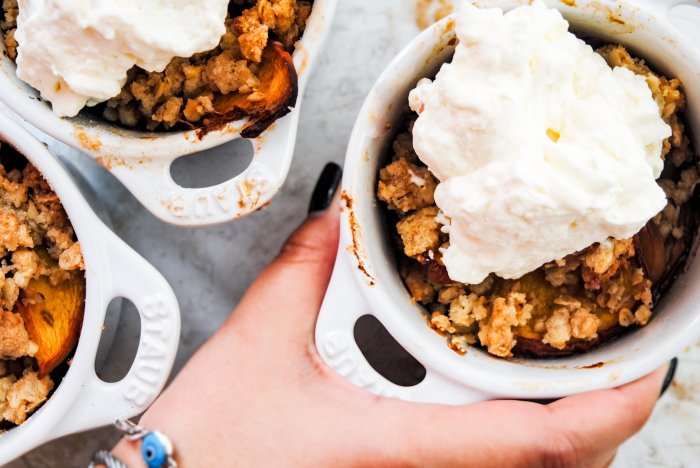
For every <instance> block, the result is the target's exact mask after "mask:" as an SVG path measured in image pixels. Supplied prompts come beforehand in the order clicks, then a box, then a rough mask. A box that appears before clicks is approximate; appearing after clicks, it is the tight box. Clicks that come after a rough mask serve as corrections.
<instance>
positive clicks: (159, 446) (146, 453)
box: [141, 431, 173, 468]
mask: <svg viewBox="0 0 700 468" xmlns="http://www.w3.org/2000/svg"><path fill="white" fill-rule="evenodd" d="M172 455H173V444H172V443H171V442H170V439H168V438H167V437H166V436H165V434H162V433H160V432H158V431H155V432H149V433H148V434H146V436H145V437H144V438H143V440H142V441H141V456H142V457H143V461H144V462H145V463H146V466H148V468H162V467H164V466H168V460H170V459H171V457H172Z"/></svg>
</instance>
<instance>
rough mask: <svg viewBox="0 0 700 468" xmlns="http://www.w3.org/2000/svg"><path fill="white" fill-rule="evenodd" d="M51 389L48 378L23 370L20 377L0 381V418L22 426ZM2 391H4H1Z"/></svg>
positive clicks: (50, 381)
mask: <svg viewBox="0 0 700 468" xmlns="http://www.w3.org/2000/svg"><path fill="white" fill-rule="evenodd" d="M52 388H53V381H52V380H51V378H50V377H49V376H45V377H43V378H39V373H38V372H35V371H32V370H29V369H25V371H24V373H23V374H22V376H21V377H20V378H19V379H17V380H15V378H14V377H3V378H2V379H0V409H1V410H2V417H3V418H4V419H5V420H7V421H10V422H12V423H14V424H22V423H23V422H24V421H25V420H26V419H27V415H29V414H30V413H31V412H32V411H34V410H35V409H36V408H37V407H39V405H41V404H42V403H43V402H44V401H46V398H47V397H48V395H49V392H50V391H51V389H52ZM3 390H4V391H3Z"/></svg>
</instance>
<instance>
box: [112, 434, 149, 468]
mask: <svg viewBox="0 0 700 468" xmlns="http://www.w3.org/2000/svg"><path fill="white" fill-rule="evenodd" d="M112 454H113V455H114V456H116V457H117V458H119V460H121V461H122V462H124V464H126V466H128V467H129V468H148V467H147V465H146V463H145V462H144V461H143V456H142V455H141V443H140V441H134V440H128V439H127V438H125V437H122V439H121V440H120V441H119V443H118V444H117V445H115V446H114V448H113V449H112Z"/></svg>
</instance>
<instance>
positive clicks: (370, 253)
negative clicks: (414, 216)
mask: <svg viewBox="0 0 700 468" xmlns="http://www.w3.org/2000/svg"><path fill="white" fill-rule="evenodd" d="M476 3H478V4H480V5H482V6H485V7H487V6H500V7H502V8H504V9H505V10H508V9H511V8H514V7H516V6H518V5H522V4H526V3H528V2H527V0H484V1H478V2H476ZM546 3H547V4H548V5H549V6H551V7H554V8H557V9H559V10H560V11H561V12H562V13H563V14H564V16H565V17H566V18H567V19H568V20H569V22H570V23H571V24H572V28H573V29H574V30H575V31H578V32H584V33H588V34H591V35H593V36H596V37H599V38H601V39H604V40H606V41H609V42H611V43H620V44H624V45H626V46H628V47H630V48H631V50H632V51H633V52H634V53H635V54H638V55H640V56H642V57H644V58H646V59H648V61H649V62H650V63H651V64H653V66H654V67H656V68H658V69H659V70H660V71H662V72H664V73H668V74H669V75H671V76H675V77H678V78H680V79H681V80H682V81H683V83H684V88H685V92H686V94H687V97H688V103H689V110H688V118H689V121H690V123H691V125H692V129H693V130H694V135H695V142H694V143H695V148H696V149H698V148H700V141H699V140H698V138H697V137H698V136H700V48H698V47H699V46H698V45H699V44H700V20H699V19H698V18H700V3H698V2H697V1H696V0H692V1H689V0H637V1H631V0H620V1H612V0H599V1H591V0H576V1H573V0H568V1H566V2H564V1H557V0H549V1H547V2H546ZM693 18H694V19H693ZM453 26H454V17H451V18H447V19H445V20H443V21H442V22H440V23H438V24H437V25H435V26H433V27H431V28H430V29H428V30H427V31H424V32H423V33H422V34H421V35H420V36H419V37H418V38H417V39H416V40H415V41H414V42H413V43H411V44H410V45H409V46H408V47H407V48H406V49H405V50H404V51H403V52H401V53H400V54H399V55H398V56H397V57H396V59H395V60H394V61H393V62H392V63H391V64H390V65H389V67H388V68H387V69H386V70H385V72H384V73H383V74H382V76H381V77H380V78H379V81H378V82H377V83H376V85H375V86H374V88H373V89H372V91H371V92H370V94H369V96H368V98H367V100H366V101H365V104H364V106H363V108H362V110H361V112H360V116H359V118H358V119H357V122H356V125H355V129H354V132H353V134H352V137H351V140H350V144H349V147H348V153H347V158H346V162H345V176H344V180H343V198H344V200H345V208H344V209H343V214H342V218H341V245H340V250H339V254H338V260H337V263H336V270H335V272H334V275H333V279H332V281H331V285H330V288H329V291H328V294H327V296H326V300H325V302H324V305H323V307H322V309H321V314H320V316H319V319H318V323H317V326H316V345H317V347H318V349H319V352H320V353H321V356H322V357H323V359H324V360H325V361H326V362H327V363H328V364H329V365H330V366H331V367H333V368H334V369H335V370H336V371H337V372H338V373H340V374H341V375H342V376H344V377H345V378H347V379H348V380H350V381H351V382H353V383H355V384H356V385H358V386H360V387H363V388H366V389H368V390H370V391H372V392H374V393H377V394H382V395H388V396H395V397H398V398H402V399H405V400H410V401H421V402H435V403H449V404H460V403H468V402H474V401H480V400H484V399H489V398H497V397H506V398H523V399H540V398H556V397H561V396H565V395H571V394H576V393H581V392H586V391H591V390H596V389H601V388H606V387H613V386H618V385H621V384H624V383H627V382H630V381H632V380H635V379H637V378H640V377H642V376H643V375H645V374H647V373H649V372H651V371H653V370H654V369H656V368H658V367H660V366H661V365H663V364H664V363H665V362H667V361H668V360H670V359H671V358H672V357H673V356H674V355H676V354H678V353H679V352H680V351H681V350H682V349H683V348H684V347H685V346H687V345H688V344H690V343H691V342H692V341H693V340H696V339H698V338H700V288H697V287H695V286H694V285H695V284H698V283H699V282H700V261H697V260H695V261H693V262H691V264H690V265H689V267H688V269H687V271H686V272H685V274H684V275H683V276H682V277H681V278H679V280H678V281H677V282H676V284H675V286H674V287H673V288H672V290H671V291H670V292H669V293H668V294H667V296H666V297H665V299H664V300H663V301H662V303H661V304H660V305H659V307H658V308H657V310H656V311H655V314H654V319H653V320H652V321H651V323H650V324H649V325H647V326H646V327H643V328H641V329H639V330H635V331H634V332H632V333H628V334H626V335H625V336H623V337H621V338H618V339H617V340H615V341H613V342H611V343H608V344H606V345H604V346H601V347H600V348H598V349H595V350H593V351H591V352H588V353H585V354H581V355H577V356H573V357H568V358H561V359H554V360H534V359H512V360H504V359H497V358H494V357H491V356H489V355H488V354H487V353H485V352H483V351H481V350H480V349H478V348H472V349H470V350H469V352H468V353H467V354H466V356H464V357H461V356H459V355H457V354H456V353H455V352H453V351H452V350H450V349H449V348H448V347H447V346H446V343H445V339H444V338H442V337H441V336H439V335H438V334H436V333H435V332H434V331H433V330H431V329H430V328H429V327H427V326H426V323H425V320H424V318H423V317H422V314H420V313H419V312H418V310H416V308H417V307H418V306H417V305H415V304H413V303H412V302H411V299H410V297H409V294H408V293H407V291H406V289H405V287H404V285H403V283H402V281H401V278H400V277H399V274H398V272H397V268H396V267H395V264H394V260H393V254H392V250H391V247H390V246H389V245H388V242H387V240H386V238H387V235H386V232H385V229H386V228H385V226H384V225H383V221H382V217H381V214H380V207H379V206H378V203H377V201H376V199H375V191H376V182H377V174H378V171H379V168H380V165H381V164H382V162H383V161H384V154H385V150H386V149H387V147H388V145H389V144H390V143H391V141H392V139H393V137H394V134H395V132H393V131H392V130H391V129H392V128H394V126H395V125H396V124H398V123H400V121H401V119H402V117H403V114H402V112H403V109H404V108H405V107H404V105H403V104H404V103H406V102H407V96H408V92H409V91H410V89H412V88H413V87H414V85H415V83H416V82H417V81H418V80H419V79H420V78H422V77H425V76H431V75H432V74H433V73H435V71H436V70H437V68H438V67H439V66H440V65H441V64H442V63H444V62H445V61H446V60H448V59H449V58H450V57H451V54H452V51H453V46H452V45H451V43H452V44H454V31H453ZM365 314H372V315H374V316H376V317H377V318H378V319H379V320H380V321H381V322H382V323H383V325H384V326H385V327H386V328H387V330H388V331H389V332H390V333H391V334H392V335H393V336H394V338H396V340H397V341H398V342H399V343H400V344H401V345H402V346H403V347H404V348H405V349H406V350H407V351H408V352H410V353H411V354H412V355H413V356H414V357H415V358H416V359H417V360H418V361H420V362H421V363H422V364H423V365H424V366H425V368H426V370H427V374H426V377H425V379H424V380H423V382H421V383H420V384H418V385H416V386H414V387H401V386H398V385H395V384H393V383H391V382H389V381H387V380H386V379H385V378H383V377H382V376H381V375H379V374H378V373H377V372H376V371H374V370H373V369H372V368H371V366H370V365H369V364H368V363H367V362H366V360H365V359H364V357H363V356H362V354H361V352H360V351H359V349H358V347H357V344H356V343H355V340H354V338H353V326H354V324H355V322H356V320H357V318H358V317H360V316H362V315H365Z"/></svg>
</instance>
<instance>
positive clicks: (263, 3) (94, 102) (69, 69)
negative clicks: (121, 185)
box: [0, 0, 312, 137]
mask: <svg viewBox="0 0 700 468" xmlns="http://www.w3.org/2000/svg"><path fill="white" fill-rule="evenodd" d="M18 3H19V6H18ZM24 8H27V9H28V10H29V11H27V12H25V11H24V10H23V9H24ZM93 8H94V11H93V12H91V18H90V21H92V22H93V23H94V24H93V23H91V24H87V25H86V24H84V22H85V21H87V20H86V19H85V18H84V17H83V16H81V14H80V12H79V11H77V10H76V7H75V5H71V4H70V2H61V1H58V0H51V1H49V2H43V3H42V5H40V6H36V7H35V6H34V5H33V4H29V3H23V2H21V1H19V2H18V0H3V9H4V21H2V22H1V23H0V27H1V28H2V29H3V31H4V32H5V47H6V54H7V55H8V57H9V58H11V59H12V60H16V62H17V65H18V68H17V73H18V77H19V78H20V79H22V80H24V81H26V82H27V83H28V84H30V85H32V86H33V87H35V88H36V89H38V90H39V91H40V92H41V95H42V98H44V99H45V100H48V101H50V102H51V103H52V106H53V110H54V112H55V113H57V114H58V115H61V116H73V115H76V114H77V113H78V112H79V111H80V110H81V109H83V108H84V107H85V106H96V107H95V111H96V112H98V113H99V115H101V116H102V117H103V118H104V119H105V120H107V121H109V122H114V123H117V124H119V125H121V126H124V127H127V128H135V129H142V130H149V131H165V130H171V129H175V130H176V129H188V128H202V129H206V128H216V127H219V126H222V125H223V124H225V123H227V122H229V121H232V120H236V119H239V118H243V117H249V118H250V119H251V124H250V125H249V126H248V127H247V128H246V129H245V131H244V132H245V135H244V136H245V137H255V136H257V135H259V134H260V133H262V132H263V131H264V130H265V129H266V128H267V127H269V126H270V125H271V124H272V122H274V121H275V120H276V119H278V118H280V117H282V116H284V115H286V114H287V113H288V112H289V109H290V107H291V106H293V105H294V103H295V102H296V97H297V75H296V70H295V68H294V64H293V61H292V57H291V55H290V52H291V51H293V50H294V47H295V43H296V41H297V40H298V39H299V38H300V37H301V35H302V33H303V31H304V29H305V27H306V21H307V19H308V17H309V15H310V14H311V8H312V1H306V0H230V1H229V0H215V1H213V2H209V1H204V2H202V0H199V1H195V2H192V1H185V0H177V1H176V2H174V3H172V4H163V3H162V2H158V3H157V4H156V3H154V4H147V5H145V6H144V5H143V2H134V1H133V0H131V1H128V2H124V3H121V2H120V3H119V4H114V3H113V2H110V1H107V0H100V1H97V2H95V5H94V6H93ZM144 8H145V10H146V11H144ZM188 9H189V10H188ZM35 10H36V11H35ZM53 17H60V18H61V19H62V20H64V21H65V22H64V23H63V25H62V26H60V27H57V26H55V22H53V23H47V24H45V22H46V21H48V19H49V18H53ZM47 30H48V31H50V33H47V32H46V31H47ZM151 30H152V31H151ZM79 41H93V42H94V43H95V44H96V47H95V49H96V50H92V49H90V50H84V49H85V48H80V47H78V46H76V44H77V43H78V42H79ZM78 52H80V53H82V55H85V54H92V53H94V54H95V57H92V56H84V57H83V56H80V54H79V53H78ZM112 54H115V56H116V60H114V61H112V62H106V60H107V59H108V58H109V57H110V56H111V55H112ZM89 62H93V63H94V65H92V64H89ZM86 63H88V64H86ZM115 63H116V65H115ZM93 66H94V68H93Z"/></svg>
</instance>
